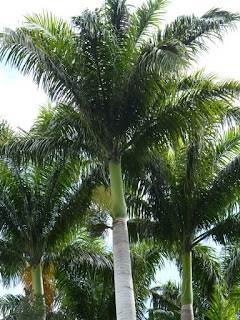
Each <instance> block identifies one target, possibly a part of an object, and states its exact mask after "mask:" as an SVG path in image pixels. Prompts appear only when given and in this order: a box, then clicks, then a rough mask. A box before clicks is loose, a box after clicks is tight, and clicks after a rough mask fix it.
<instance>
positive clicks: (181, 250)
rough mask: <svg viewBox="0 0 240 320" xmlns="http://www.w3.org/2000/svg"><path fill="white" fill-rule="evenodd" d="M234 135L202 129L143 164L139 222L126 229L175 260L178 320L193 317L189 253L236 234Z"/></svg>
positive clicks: (236, 135)
mask: <svg viewBox="0 0 240 320" xmlns="http://www.w3.org/2000/svg"><path fill="white" fill-rule="evenodd" d="M235 131H236V130H235V129H232V130H229V132H227V133H225V134H224V135H223V137H221V136H220V134H219V133H217V134H216V131H215V130H214V131H213V132H215V133H214V134H213V133H211V131H209V129H205V135H202V134H201V135H196V136H195V139H193V138H192V139H191V140H190V141H187V140H186V141H185V143H184V144H183V143H181V142H179V143H180V146H179V145H178V146H177V144H176V145H175V149H171V150H170V151H169V150H166V153H165V156H164V154H163V153H162V155H160V154H159V152H158V150H157V152H156V151H154V152H153V153H152V154H151V157H150V158H149V159H148V160H146V162H145V165H146V167H145V178H144V179H143V180H142V186H144V190H145V191H144V190H143V191H144V192H143V194H142V196H143V198H142V200H141V201H140V202H139V203H140V205H139V207H140V212H141V214H142V217H143V218H145V219H142V220H141V221H138V220H137V221H132V222H131V223H129V226H130V227H131V232H133V235H134V234H135V232H136V231H137V233H138V234H139V235H141V236H143V237H147V238H149V237H153V238H155V239H156V240H159V241H161V242H162V243H165V245H167V246H169V247H170V249H171V248H172V249H174V250H177V252H178V255H179V256H180V257H181V269H182V307H181V319H193V317H194V316H193V309H192V304H193V291H192V252H193V251H195V250H196V248H197V245H198V244H199V243H200V242H201V241H203V240H204V239H207V238H210V237H211V238H213V239H214V240H215V241H218V242H220V243H224V242H225V240H226V239H227V238H229V239H234V237H235V238H237V237H238V234H239V230H240V229H239V228H240V220H239V215H238V213H237V206H236V201H238V199H239V170H240V165H239V164H240V162H239V160H240V159H239V156H238V155H239V132H235ZM217 132H218V131H217ZM200 136H201V138H200ZM203 137H204V138H203ZM146 168H147V169H146ZM142 169H143V170H144V167H142ZM138 185H139V186H140V183H139V182H138ZM201 275H203V274H202V273H200V275H198V277H200V278H201ZM204 278H205V276H204V277H203V279H204ZM195 280H196V279H195Z"/></svg>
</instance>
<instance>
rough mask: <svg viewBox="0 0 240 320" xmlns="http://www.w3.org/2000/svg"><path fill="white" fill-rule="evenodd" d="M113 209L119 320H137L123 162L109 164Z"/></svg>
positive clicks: (115, 276)
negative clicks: (122, 170) (122, 169)
mask: <svg viewBox="0 0 240 320" xmlns="http://www.w3.org/2000/svg"><path fill="white" fill-rule="evenodd" d="M109 172H110V184H111V198H112V208H113V260H114V283H115V297H116V312H117V320H135V319H136V309H135V299H134V291H133V281H132V269H131V261H130V250H129V240H128V229H127V209H126V203H125V198H124V193H123V181H122V173H121V162H120V161H119V162H115V161H113V160H110V163H109Z"/></svg>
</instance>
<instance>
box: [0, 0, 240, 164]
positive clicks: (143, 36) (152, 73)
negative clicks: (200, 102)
mask: <svg viewBox="0 0 240 320" xmlns="http://www.w3.org/2000/svg"><path fill="white" fill-rule="evenodd" d="M165 4H166V3H165V1H164V0H155V1H152V0H149V1H147V2H146V3H145V4H143V5H142V6H141V7H139V8H138V9H136V10H135V11H133V12H131V10H129V8H128V6H127V4H126V1H119V0H115V1H113V0H109V1H105V4H104V6H103V7H102V8H100V9H96V10H95V11H93V12H91V11H89V10H85V11H84V12H83V14H82V15H81V16H78V17H74V18H72V26H71V27H70V26H69V25H68V24H67V23H66V22H64V21H63V20H62V19H57V18H56V17H54V16H53V15H51V14H49V13H43V14H42V15H36V14H35V15H33V16H27V17H26V21H25V24H24V26H23V27H21V28H18V29H17V30H15V31H13V30H9V29H7V30H6V31H5V32H4V33H2V34H1V50H0V57H1V59H5V60H6V62H7V63H10V64H11V65H13V66H15V67H17V68H18V69H19V70H20V71H21V72H22V73H23V74H31V75H32V76H33V78H34V81H35V82H36V83H37V84H38V85H42V86H43V87H44V89H45V90H46V92H47V93H48V94H49V95H50V97H51V98H52V99H53V100H56V101H61V102H64V103H65V104H68V105H70V106H71V108H72V112H73V113H74V114H75V117H74V122H75V124H76V122H79V121H81V122H82V121H83V122H84V123H85V126H87V128H88V130H91V131H92V132H93V135H94V137H97V139H98V145H99V149H101V152H102V153H104V154H105V156H107V157H110V158H111V157H113V158H114V157H115V156H116V154H115V153H116V151H118V152H119V150H123V149H124V148H126V146H128V145H129V143H130V141H131V140H132V139H133V137H134V136H135V135H136V133H138V132H140V131H142V127H145V126H149V124H152V123H154V120H156V112H157V111H156V110H159V105H160V106H161V101H163V100H164V99H163V98H164V97H166V95H167V94H166V91H167V86H166V88H163V83H164V80H165V78H166V73H168V72H170V73H172V71H176V70H177V69H179V67H182V66H184V65H186V64H187V63H188V62H189V61H190V60H191V59H193V58H194V57H195V56H196V54H197V53H198V52H199V51H200V50H202V49H205V48H206V46H205V45H204V39H205V38H209V39H211V40H213V39H214V38H220V39H222V36H223V34H224V33H225V32H226V30H228V29H231V28H233V27H234V26H235V23H236V22H237V21H238V20H239V16H238V15H237V14H232V13H230V12H227V11H223V10H220V9H213V10H210V11H209V12H207V13H206V14H205V15H203V16H202V17H201V18H197V17H195V16H190V17H188V16H183V17H180V18H178V19H176V21H174V22H173V23H171V24H169V25H167V26H165V27H162V26H161V21H162V14H163V8H164V7H165ZM157 106H158V107H157ZM160 109H161V108H160ZM149 110H152V112H151V113H150V115H149ZM162 111H163V109H161V112H162ZM179 112H180V113H182V114H183V115H184V112H181V111H180V110H179ZM169 113H170V111H169V112H168V114H169ZM71 116H72V115H71ZM187 116H188V114H186V109H185V117H184V118H185V119H186V118H187ZM65 117H66V122H67V120H69V117H67V114H66V115H65ZM143 119H145V122H146V123H144V121H143ZM146 119H147V120H146ZM177 119H178V117H174V119H172V120H174V121H176V120H177ZM172 122H173V121H172ZM68 125H69V126H72V122H71V121H70V122H69V123H68ZM75 128H76V126H75Z"/></svg>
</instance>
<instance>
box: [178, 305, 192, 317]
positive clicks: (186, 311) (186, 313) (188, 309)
mask: <svg viewBox="0 0 240 320" xmlns="http://www.w3.org/2000/svg"><path fill="white" fill-rule="evenodd" d="M181 320H194V314H193V305H192V303H190V304H184V305H182V307H181Z"/></svg>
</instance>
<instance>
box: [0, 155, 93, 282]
mask: <svg viewBox="0 0 240 320" xmlns="http://www.w3.org/2000/svg"><path fill="white" fill-rule="evenodd" d="M0 174H1V181H0V221H1V222H0V226H1V231H2V238H1V241H0V256H1V274H2V276H3V277H6V279H7V280H8V279H9V277H10V278H11V277H12V276H14V275H15V274H16V272H17V271H18V270H19V268H20V269H22V268H24V267H25V266H26V263H27V264H29V265H30V266H31V267H35V266H37V265H38V264H39V263H40V262H41V261H42V259H43V257H44V256H45V255H47V254H48V253H49V252H52V251H55V250H57V249H56V248H60V247H61V245H62V244H63V243H64V242H65V241H67V242H69V240H71V234H74V232H76V231H75V230H76V226H77V225H79V222H80V220H81V217H82V216H83V215H84V213H85V212H86V210H87V208H88V206H89V205H90V202H91V192H92V190H93V189H94V188H95V186H96V183H97V175H96V177H95V179H93V177H91V176H88V175H87V176H86V177H85V179H84V175H82V177H81V168H80V165H79V161H78V160H76V161H75V162H74V161H72V162H68V163H63V162H62V161H61V160H59V161H58V162H55V163H51V164H45V165H44V166H42V167H39V166H36V165H34V164H29V165H28V166H27V167H25V166H19V165H16V164H15V163H13V162H12V161H10V160H9V159H7V160H2V161H1V166H0ZM59 246H60V247H59Z"/></svg>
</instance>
